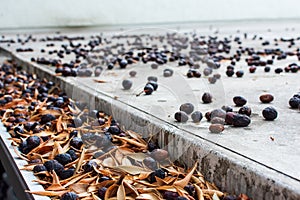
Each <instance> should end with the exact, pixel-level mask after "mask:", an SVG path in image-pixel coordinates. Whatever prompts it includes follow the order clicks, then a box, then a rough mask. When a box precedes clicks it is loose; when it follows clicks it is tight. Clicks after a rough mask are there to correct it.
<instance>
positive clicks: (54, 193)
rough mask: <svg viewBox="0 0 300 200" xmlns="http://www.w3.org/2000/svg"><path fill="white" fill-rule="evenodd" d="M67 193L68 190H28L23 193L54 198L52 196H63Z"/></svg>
mask: <svg viewBox="0 0 300 200" xmlns="http://www.w3.org/2000/svg"><path fill="white" fill-rule="evenodd" d="M68 191H69V190H64V191H29V190H26V191H25V192H28V193H31V194H36V195H40V196H50V197H54V196H61V195H63V194H64V193H66V192H68Z"/></svg>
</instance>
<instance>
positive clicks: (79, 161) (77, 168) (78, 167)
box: [75, 149, 86, 173]
mask: <svg viewBox="0 0 300 200" xmlns="http://www.w3.org/2000/svg"><path fill="white" fill-rule="evenodd" d="M85 151H86V150H85V149H82V152H81V155H80V158H79V160H78V163H77V165H76V170H75V173H78V171H79V169H80V167H81V165H82V163H83V160H84V156H85Z"/></svg>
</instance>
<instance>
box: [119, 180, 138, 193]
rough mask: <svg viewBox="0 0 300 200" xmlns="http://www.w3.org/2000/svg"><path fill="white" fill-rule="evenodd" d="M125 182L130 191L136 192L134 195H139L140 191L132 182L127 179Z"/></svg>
mask: <svg viewBox="0 0 300 200" xmlns="http://www.w3.org/2000/svg"><path fill="white" fill-rule="evenodd" d="M123 184H124V187H125V188H126V189H128V190H130V192H131V193H132V194H134V197H136V196H138V195H139V192H138V191H137V189H136V188H135V187H134V186H133V185H132V184H130V183H128V182H127V181H126V180H124V181H123Z"/></svg>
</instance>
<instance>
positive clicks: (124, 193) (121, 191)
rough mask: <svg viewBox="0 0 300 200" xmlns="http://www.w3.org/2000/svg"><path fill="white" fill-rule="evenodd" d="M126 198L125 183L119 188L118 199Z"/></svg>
mask: <svg viewBox="0 0 300 200" xmlns="http://www.w3.org/2000/svg"><path fill="white" fill-rule="evenodd" d="M125 198H126V192H125V188H124V185H123V182H122V183H121V185H120V186H119V188H118V191H117V199H120V200H122V199H125Z"/></svg>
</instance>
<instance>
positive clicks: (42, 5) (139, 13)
mask: <svg viewBox="0 0 300 200" xmlns="http://www.w3.org/2000/svg"><path fill="white" fill-rule="evenodd" d="M0 2H1V4H0V5H1V6H0V28H1V29H7V28H10V29H11V28H38V27H57V26H59V27H72V26H104V25H105V26H113V25H132V24H135V25H138V24H165V23H189V22H204V21H230V20H238V21H240V20H252V21H253V20H282V19H298V18H300V12H299V5H300V1H298V0H286V1H279V0H265V1H260V0H251V1H241V0H226V1H222V0H209V1H207V0H177V1H174V0H163V1H161V0H152V1H140V0H118V1H116V0H112V1H104V0H86V1H79V0H64V1H61V0H51V1H50V0H44V1H40V0H9V1H7V0H0Z"/></svg>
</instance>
